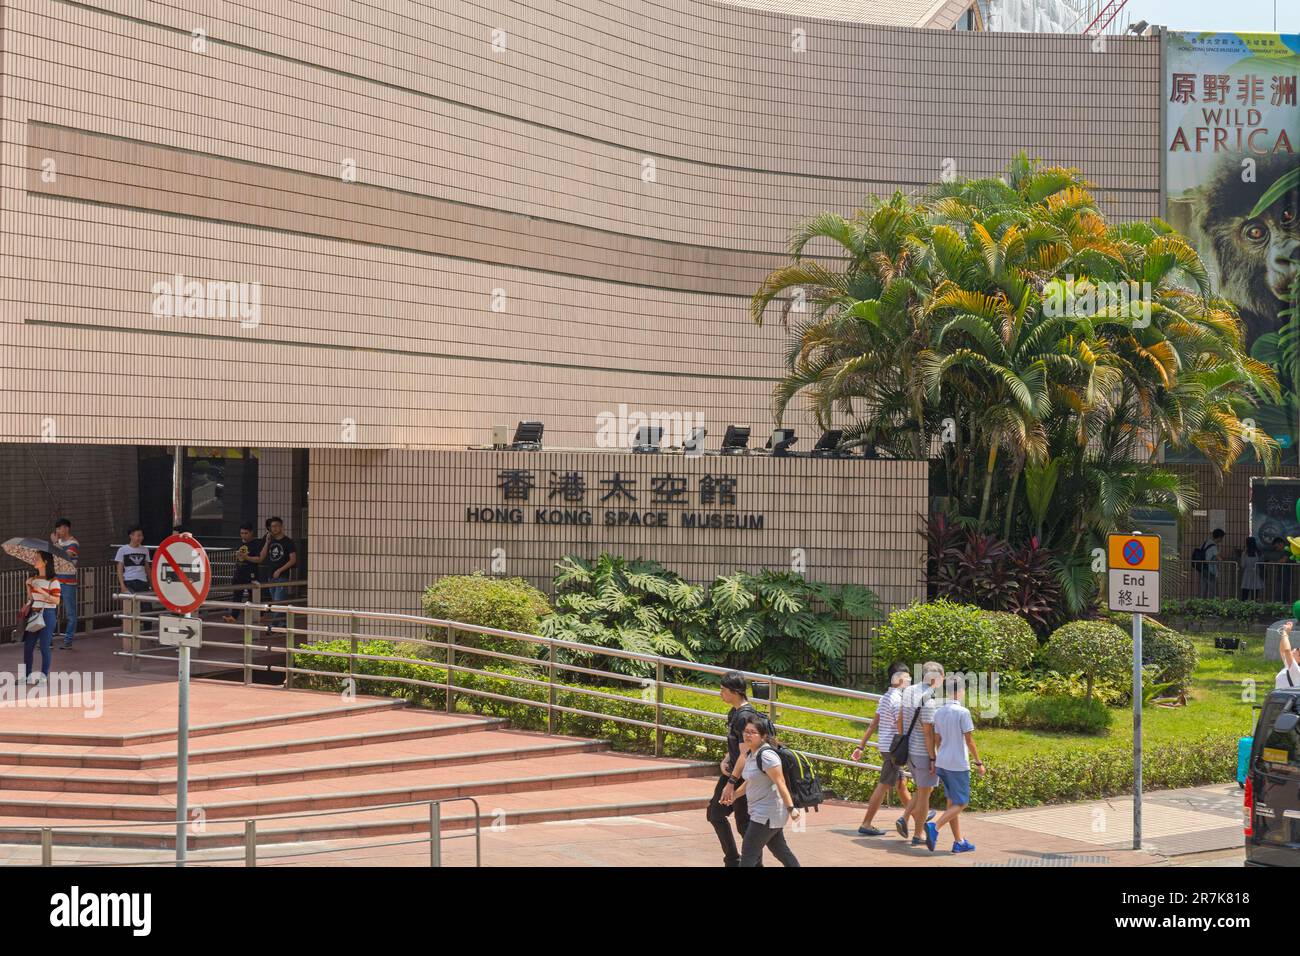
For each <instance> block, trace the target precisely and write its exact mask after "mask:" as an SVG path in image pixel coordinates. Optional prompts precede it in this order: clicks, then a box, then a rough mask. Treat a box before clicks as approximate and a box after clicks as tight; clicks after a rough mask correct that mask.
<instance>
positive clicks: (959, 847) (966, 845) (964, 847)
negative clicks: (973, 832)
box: [952, 840, 975, 853]
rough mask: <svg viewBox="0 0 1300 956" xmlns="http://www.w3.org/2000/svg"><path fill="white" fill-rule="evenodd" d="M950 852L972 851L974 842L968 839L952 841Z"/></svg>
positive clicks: (973, 850)
mask: <svg viewBox="0 0 1300 956" xmlns="http://www.w3.org/2000/svg"><path fill="white" fill-rule="evenodd" d="M952 852H953V853H974V852H975V844H974V843H971V841H970V840H961V841H960V842H958V843H954V844H953V845H952Z"/></svg>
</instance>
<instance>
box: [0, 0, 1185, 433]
mask: <svg viewBox="0 0 1300 956" xmlns="http://www.w3.org/2000/svg"><path fill="white" fill-rule="evenodd" d="M3 14H4V16H3V21H2V24H3V25H2V26H0V48H2V49H3V56H2V58H0V69H3V83H2V84H0V244H2V245H0V300H2V301H3V303H4V304H3V307H2V308H0V357H3V358H4V359H5V364H4V367H5V368H6V369H7V370H8V371H7V374H6V375H4V376H3V377H0V440H5V441H16V442H30V441H35V440H37V438H38V437H39V427H40V425H39V422H40V418H41V416H42V414H43V413H44V411H45V407H44V403H43V401H42V400H41V399H40V398H39V394H40V390H41V389H42V388H43V387H44V384H45V383H47V382H48V376H49V370H50V369H53V368H57V369H60V370H61V371H60V373H59V378H58V386H59V393H60V401H59V403H58V408H57V418H58V422H57V427H58V433H59V435H60V438H61V440H66V441H75V442H105V443H114V442H116V443H142V444H144V443H149V444H164V445H169V444H176V443H184V444H204V445H227V446H236V447H238V446H256V447H263V448H266V447H272V446H297V447H313V448H317V447H322V446H339V447H348V446H350V447H353V448H364V447H414V448H421V447H423V448H430V447H442V448H454V447H463V446H465V445H466V444H469V443H472V442H478V441H483V440H485V439H486V438H487V434H488V429H489V428H490V426H491V425H492V424H494V423H497V422H504V423H511V424H513V422H514V421H516V420H518V419H521V418H541V419H543V420H545V422H546V424H547V434H548V438H549V440H550V441H551V443H552V444H558V445H566V446H579V447H582V446H590V445H592V444H593V441H592V437H593V431H594V422H595V418H596V416H597V415H598V414H599V413H600V412H602V411H607V410H612V409H616V408H617V407H618V405H619V403H624V402H625V403H627V404H629V406H631V407H632V408H641V409H646V410H654V409H665V410H676V411H681V412H692V413H699V414H701V415H703V416H704V419H705V421H706V424H707V425H708V427H709V429H710V433H711V441H710V444H711V445H714V447H716V445H715V443H716V439H717V436H718V435H719V434H720V432H721V430H722V428H723V427H725V425H726V424H727V423H729V422H737V423H743V424H752V425H755V426H757V427H758V430H759V431H762V430H763V429H764V428H765V427H766V426H768V425H770V412H769V399H770V392H771V386H772V379H773V377H774V376H775V375H776V374H777V373H778V372H779V369H780V365H781V358H782V352H783V349H782V346H783V332H782V330H781V329H780V327H779V323H776V322H769V323H768V324H767V325H766V326H765V327H764V328H762V329H758V328H755V327H754V326H753V324H752V323H751V322H750V320H749V317H748V314H747V308H748V296H749V293H750V292H751V291H752V290H753V288H754V285H755V283H756V281H757V279H758V278H759V277H760V276H761V275H762V274H763V273H764V272H765V271H767V270H768V269H770V268H771V267H772V266H773V265H774V264H775V263H776V262H778V261H780V257H781V254H782V252H783V249H784V245H785V241H786V237H787V235H788V232H789V229H790V227H791V225H792V224H793V223H794V222H795V221H796V220H797V219H799V218H800V217H803V216H806V215H808V214H811V213H815V212H817V211H820V210H823V209H831V210H835V211H838V212H848V211H850V210H851V209H852V208H853V207H854V206H855V205H856V204H857V203H859V202H860V201H861V199H862V198H863V196H865V195H867V194H872V193H874V194H884V193H889V192H891V191H892V190H894V189H896V188H904V189H911V188H919V187H921V186H923V185H925V184H928V183H931V182H933V181H935V179H936V178H937V177H938V176H939V175H940V173H941V171H942V170H943V169H944V168H945V160H951V169H952V170H953V171H954V172H956V173H958V174H961V175H984V174H991V173H996V172H998V171H1000V170H1001V169H1002V168H1003V167H1004V165H1005V163H1006V161H1007V160H1008V158H1009V157H1010V156H1011V155H1012V154H1013V153H1015V152H1016V151H1018V150H1021V149H1024V150H1026V151H1028V152H1029V153H1030V154H1032V155H1036V156H1041V157H1043V158H1044V159H1047V160H1049V161H1056V162H1068V163H1073V164H1077V165H1079V166H1081V167H1083V168H1084V169H1085V170H1086V171H1087V172H1088V174H1089V175H1090V176H1091V177H1092V178H1093V179H1094V180H1096V181H1097V183H1098V186H1099V193H1100V195H1101V196H1102V198H1103V199H1104V200H1105V201H1106V202H1107V203H1108V211H1109V212H1110V213H1111V214H1112V215H1114V216H1117V217H1120V218H1124V217H1132V216H1149V215H1153V214H1154V213H1155V212H1156V210H1157V206H1158V197H1157V192H1158V166H1159V164H1158V157H1159V153H1158V142H1159V141H1158V135H1159V134H1158V129H1157V126H1158V123H1157V121H1158V116H1159V93H1158V90H1159V83H1160V75H1161V73H1160V67H1159V55H1158V44H1157V43H1156V42H1155V41H1151V40H1141V39H1138V38H1129V39H1119V38H1107V39H1106V48H1105V51H1104V52H1096V51H1095V50H1094V48H1093V45H1092V44H1091V42H1090V41H1088V40H1085V39H1083V38H1079V37H1061V36H1025V35H991V34H990V35H972V34H968V33H959V32H949V31H942V30H911V29H903V28H897V27H888V26H875V25H865V24H845V23H830V22H824V21H816V20H807V19H805V18H801V17H797V16H791V15H788V14H782V13H774V12H763V11H760V10H754V9H746V8H741V7H736V6H728V5H722V4H715V3H711V2H706V0H653V2H644V0H612V2H611V0H570V2H550V0H548V2H546V3H540V2H532V3H518V2H509V0H487V2H477V3H471V2H459V0H458V2H455V3H452V2H449V0H437V2H433V3H421V4H415V3H410V2H409V0H400V2H399V0H377V2H370V3H367V4H364V5H357V4H353V3H350V2H347V0H316V2H292V0H252V2H251V3H247V4H239V5H236V4H228V3H224V2H217V0H177V2H175V3H171V4H161V3H153V2H146V0H91V2H87V3H81V2H76V3H74V2H70V0H3ZM196 29H197V30H201V31H202V33H201V35H200V36H199V37H198V38H196V37H195V35H193V33H192V31H195V30H196ZM795 29H798V30H802V31H803V39H804V42H805V46H804V47H803V48H802V50H801V51H799V52H796V50H795V49H792V30H795ZM494 31H496V32H494ZM494 39H495V41H496V46H495V47H494ZM651 163H653V169H652V170H651V165H650V164H651ZM352 164H355V171H356V176H355V182H350V181H348V180H349V179H350V178H351V177H350V174H349V170H350V169H351V168H352ZM178 274H179V275H182V276H184V277H185V278H187V279H194V280H199V281H202V282H205V283H206V282H209V281H212V282H236V283H238V282H246V283H258V284H259V285H258V288H259V289H260V302H259V309H258V315H257V321H256V323H253V324H249V323H247V322H246V323H244V324H243V325H241V323H240V321H239V320H238V319H235V318H229V317H226V318H216V317H189V318H185V317H181V318H166V317H159V316H156V315H154V314H153V312H152V310H151V307H152V306H153V304H154V303H155V300H156V298H157V296H156V293H155V289H154V286H155V283H157V282H159V281H161V280H171V279H172V277H174V276H176V275H178ZM495 290H500V294H495ZM494 303H495V304H496V305H497V306H499V310H494V307H493V306H494ZM792 419H793V422H792V423H793V424H795V425H796V426H803V427H804V428H805V433H806V430H807V422H806V420H805V419H804V418H803V416H802V414H801V413H800V412H799V411H797V410H796V412H795V413H794V414H793V415H792Z"/></svg>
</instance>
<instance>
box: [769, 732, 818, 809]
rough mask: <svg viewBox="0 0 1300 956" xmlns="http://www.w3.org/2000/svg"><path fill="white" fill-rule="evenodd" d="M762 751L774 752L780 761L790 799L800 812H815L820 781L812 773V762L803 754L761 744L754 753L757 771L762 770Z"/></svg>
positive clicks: (778, 745)
mask: <svg viewBox="0 0 1300 956" xmlns="http://www.w3.org/2000/svg"><path fill="white" fill-rule="evenodd" d="M764 750H772V751H775V752H776V755H777V757H778V758H779V759H780V761H781V774H782V776H784V777H785V785H786V787H787V788H788V789H789V791H790V799H791V800H793V801H794V805H795V806H796V807H798V808H799V809H800V810H817V812H818V813H820V812H821V811H820V810H819V809H818V804H820V803H821V802H822V800H823V799H824V797H823V796H822V785H821V781H819V780H818V779H817V774H815V773H813V768H812V762H811V761H810V760H809V759H808V758H807V757H805V756H804V755H803V754H801V753H799V752H797V751H794V750H791V749H790V748H789V747H782V746H781V745H780V744H777V745H776V746H775V747H774V746H772V745H771V744H763V746H761V747H759V748H758V749H757V750H756V751H754V759H755V760H757V761H759V764H758V768H759V771H760V772H762V770H763V763H762V753H763V751H764Z"/></svg>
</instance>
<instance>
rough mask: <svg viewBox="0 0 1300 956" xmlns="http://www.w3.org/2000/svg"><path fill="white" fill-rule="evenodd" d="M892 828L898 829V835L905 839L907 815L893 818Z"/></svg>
mask: <svg viewBox="0 0 1300 956" xmlns="http://www.w3.org/2000/svg"><path fill="white" fill-rule="evenodd" d="M894 829H895V830H897V831H898V835H899V836H901V837H902V838H903V839H904V840H906V839H907V817H899V818H898V819H897V820H895V821H894Z"/></svg>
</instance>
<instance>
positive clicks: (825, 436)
mask: <svg viewBox="0 0 1300 956" xmlns="http://www.w3.org/2000/svg"><path fill="white" fill-rule="evenodd" d="M843 437H844V430H843V429H842V428H828V429H827V430H826V431H824V432H822V437H821V438H819V439H817V444H815V445H813V450H812V455H813V457H814V458H840V457H843V456H842V454H841V452H840V439H841V438H843Z"/></svg>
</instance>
